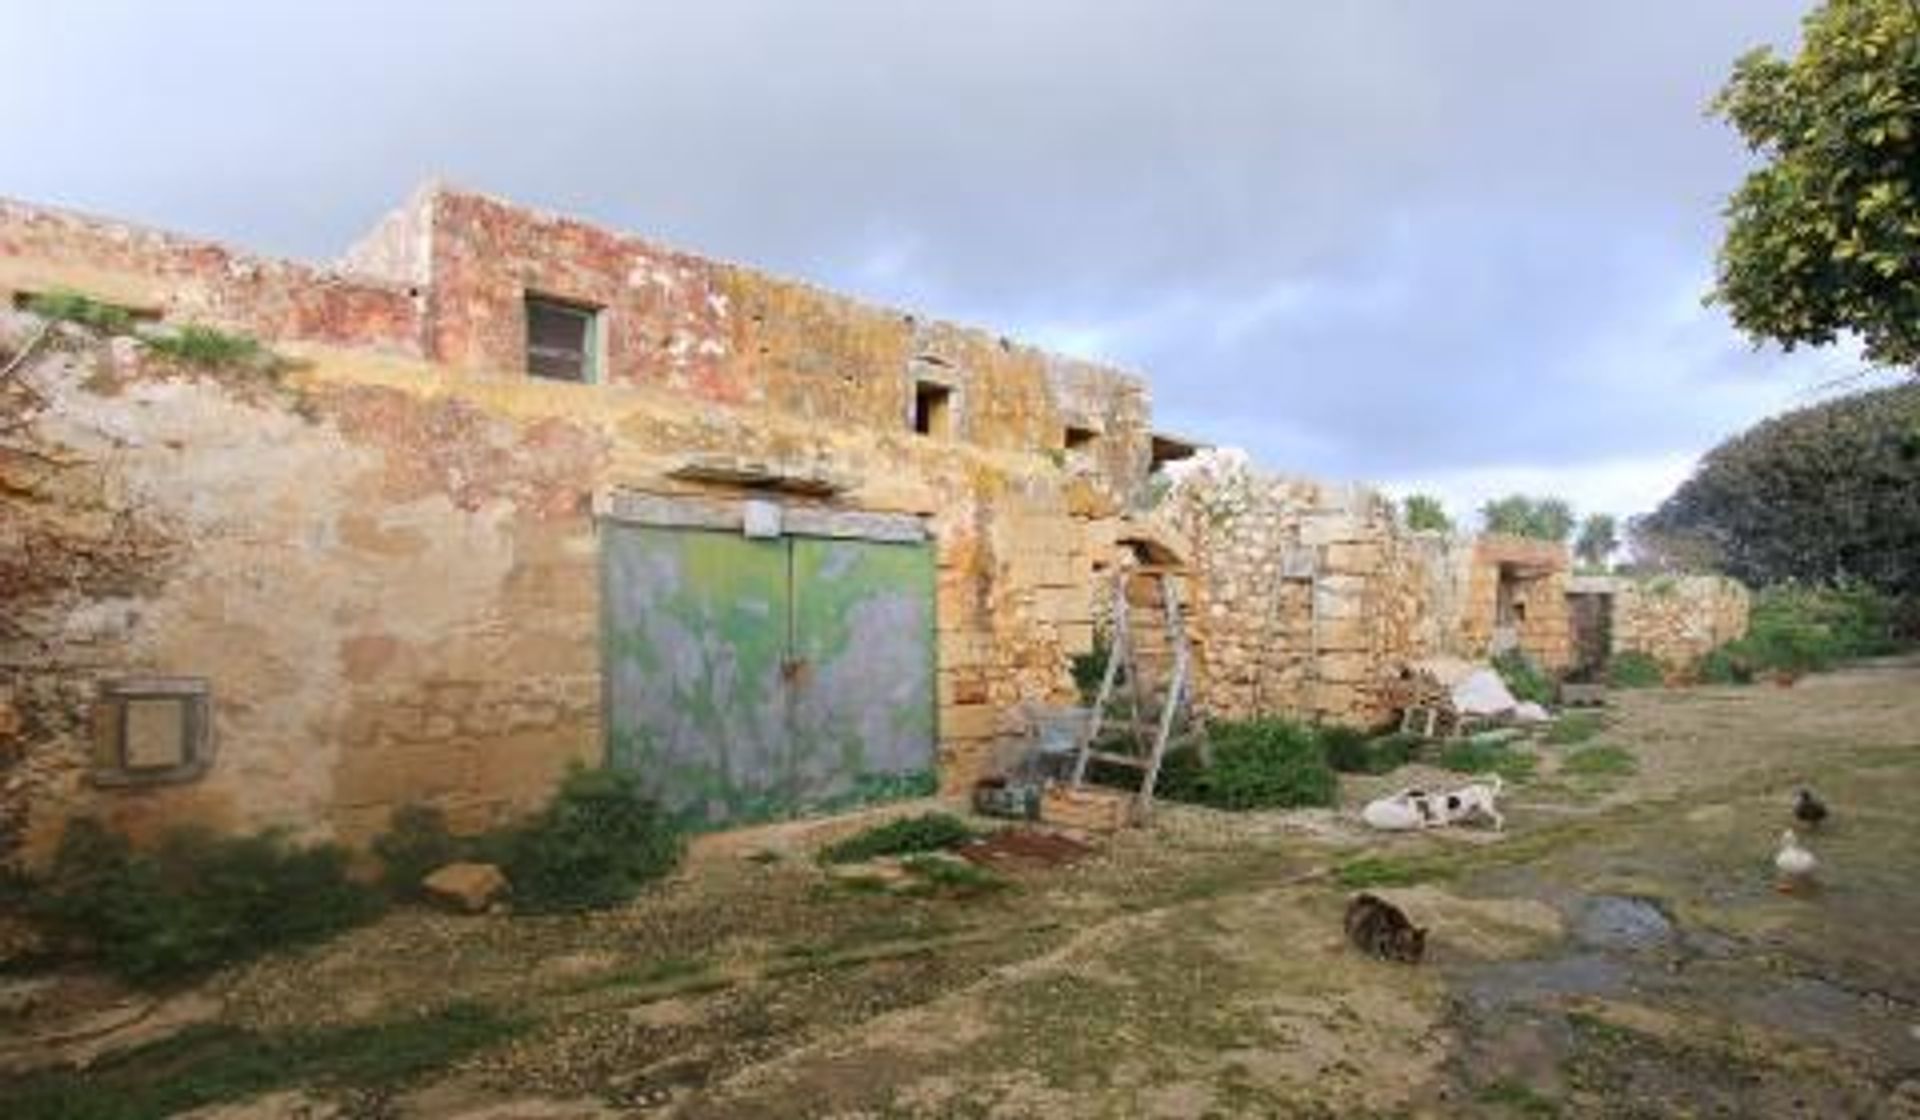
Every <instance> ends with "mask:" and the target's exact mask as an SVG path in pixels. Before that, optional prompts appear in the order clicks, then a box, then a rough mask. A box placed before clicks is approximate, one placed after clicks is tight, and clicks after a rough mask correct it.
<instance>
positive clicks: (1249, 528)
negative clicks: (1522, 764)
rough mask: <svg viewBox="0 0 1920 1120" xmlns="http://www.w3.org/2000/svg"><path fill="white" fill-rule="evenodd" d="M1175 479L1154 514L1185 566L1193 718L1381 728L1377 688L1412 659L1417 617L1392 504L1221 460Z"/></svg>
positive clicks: (1417, 601) (1239, 459) (1417, 589)
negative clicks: (1166, 526)
mask: <svg viewBox="0 0 1920 1120" xmlns="http://www.w3.org/2000/svg"><path fill="white" fill-rule="evenodd" d="M1179 467H1180V469H1178V470H1177V471H1175V472H1174V482H1173V485H1172V488H1171V489H1170V491H1169V492H1168V494H1167V497H1166V499H1165V501H1164V502H1163V504H1162V506H1161V507H1160V509H1159V510H1158V511H1157V513H1158V515H1159V516H1162V517H1165V518H1167V519H1168V520H1169V521H1170V522H1171V523H1172V524H1174V525H1175V526H1176V527H1177V528H1178V529H1179V530H1180V531H1181V532H1182V533H1183V534H1184V535H1185V536H1186V537H1187V539H1188V540H1189V541H1190V542H1191V544H1192V548H1193V552H1194V556H1193V568H1194V570H1195V573H1196V576H1197V584H1198V593H1197V599H1198V602H1197V603H1196V605H1195V608H1194V631H1195V636H1196V638H1197V639H1198V642H1199V645H1200V668H1201V671H1200V675H1199V688H1198V690H1197V696H1198V698H1199V700H1200V703H1201V705H1202V707H1203V708H1204V709H1205V710H1206V711H1207V712H1209V713H1210V714H1213V715H1215V716H1224V717H1232V718H1239V717H1245V716H1250V715H1254V714H1260V713H1269V712H1284V713H1288V714H1293V715H1297V716H1302V717H1306V718H1312V719H1322V720H1328V721H1332V722H1338V723H1346V724H1354V725H1362V726H1365V725H1371V724H1374V723H1378V722H1380V721H1381V720H1382V719H1384V718H1385V717H1386V716H1387V715H1388V714H1389V713H1388V711H1387V707H1386V704H1387V701H1386V698H1385V696H1384V694H1383V689H1384V686H1385V685H1386V683H1387V681H1388V680H1389V679H1390V678H1391V677H1392V675H1393V674H1395V673H1396V672H1397V671H1398V668H1399V666H1400V665H1401V664H1402V663H1404V661H1405V660H1406V659H1407V658H1409V657H1411V656H1415V655H1416V654H1417V652H1418V651H1419V643H1420V640H1421V639H1420V619H1421V618H1422V617H1423V615H1424V613H1425V606H1424V601H1423V598H1422V592H1423V584H1424V581H1423V579H1422V578H1421V576H1420V574H1419V572H1420V569H1419V565H1420V563H1421V559H1420V554H1419V552H1418V550H1417V549H1415V548H1414V547H1413V546H1412V545H1411V544H1410V543H1409V542H1408V541H1407V540H1406V539H1405V538H1404V535H1403V534H1402V533H1401V532H1400V531H1399V529H1398V527H1397V525H1396V522H1395V520H1394V511H1393V507H1392V504H1391V503H1390V502H1388V501H1386V500H1385V499H1384V498H1382V497H1381V496H1380V495H1378V494H1376V493H1373V492H1372V491H1369V490H1366V489H1364V488H1359V487H1333V486H1327V485H1324V484H1321V483H1318V482H1313V481H1309V480H1302V479H1288V478H1276V477H1269V476H1266V475H1263V474H1260V473H1259V472H1257V471H1255V470H1253V469H1252V468H1251V467H1250V466H1249V465H1248V463H1247V462H1246V460H1245V458H1244V456H1242V455H1239V454H1237V453H1233V452H1208V453H1204V454H1202V455H1201V456H1198V457H1197V458H1195V459H1193V460H1189V461H1188V462H1186V463H1182V464H1180V465H1179Z"/></svg>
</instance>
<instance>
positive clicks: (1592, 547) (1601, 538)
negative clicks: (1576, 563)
mask: <svg viewBox="0 0 1920 1120" xmlns="http://www.w3.org/2000/svg"><path fill="white" fill-rule="evenodd" d="M1619 529H1620V526H1619V522H1617V521H1615V520H1614V518H1613V515H1612V514H1610V513H1590V514H1588V515H1587V516H1586V517H1585V518H1584V519H1582V520H1581V522H1580V536H1579V537H1578V538H1577V539H1576V540H1575V541H1574V545H1573V551H1574V554H1575V555H1577V556H1579V557H1580V561H1581V562H1582V563H1584V564H1587V565H1588V566H1590V567H1595V568H1604V567H1606V564H1607V558H1608V557H1610V556H1612V555H1613V550H1614V549H1616V548H1619V547H1620V531H1619Z"/></svg>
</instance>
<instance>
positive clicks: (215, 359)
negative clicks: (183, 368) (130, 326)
mask: <svg viewBox="0 0 1920 1120" xmlns="http://www.w3.org/2000/svg"><path fill="white" fill-rule="evenodd" d="M146 343H147V347H148V348H149V349H151V350H153V351H154V352H156V353H159V354H165V355H166V356H167V357H169V358H174V359H176V360H178V361H182V362H187V363H189V364H191V365H196V366H206V367H209V368H214V367H219V366H235V365H242V364H247V363H261V362H266V361H268V360H270V359H271V357H272V355H270V354H269V353H268V352H267V349H266V347H264V346H261V345H260V343H259V342H258V341H257V340H255V339H252V338H249V337H248V336H246V335H243V334H228V333H227V332H225V331H221V330H215V329H214V328H212V327H203V326H200V325H198V324H195V323H189V324H187V325H186V326H183V327H181V328H180V329H179V330H177V331H175V332H173V333H172V334H155V335H151V336H149V337H148V338H147V339H146Z"/></svg>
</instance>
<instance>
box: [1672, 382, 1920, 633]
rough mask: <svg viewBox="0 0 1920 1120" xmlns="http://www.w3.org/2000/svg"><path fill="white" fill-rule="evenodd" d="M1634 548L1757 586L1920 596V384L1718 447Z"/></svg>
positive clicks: (1766, 425) (1822, 407)
mask: <svg viewBox="0 0 1920 1120" xmlns="http://www.w3.org/2000/svg"><path fill="white" fill-rule="evenodd" d="M1647 542H1651V545H1652V547H1651V548H1649V547H1647ZM1634 551H1635V553H1636V555H1639V554H1642V553H1643V552H1652V553H1654V556H1655V559H1656V560H1657V559H1658V558H1659V557H1660V556H1662V555H1665V556H1678V557H1680V558H1681V559H1682V560H1683V561H1687V562H1690V563H1689V566H1695V565H1698V564H1699V563H1701V562H1702V561H1705V562H1708V563H1710V564H1711V565H1712V566H1714V567H1718V568H1720V569H1722V570H1724V571H1726V572H1728V573H1729V574H1731V575H1734V576H1737V577H1739V578H1740V579H1743V580H1745V581H1747V582H1748V583H1753V584H1768V583H1774V582H1777V581H1780V580H1788V579H1792V580H1800V581H1803V582H1807V583H1817V584H1823V583H1839V582H1853V581H1857V582H1860V583H1864V584H1866V585H1868V586H1871V587H1874V588H1877V589H1879V590H1881V591H1885V592H1889V593H1892V594H1896V595H1912V594H1920V563H1916V562H1915V559H1914V558H1915V557H1920V383H1909V384H1903V385H1898V386H1895V387H1893V388H1888V389H1876V390H1872V391H1869V392H1864V393H1855V394H1852V395H1850V396H1846V397H1841V398H1839V399H1838V400H1832V401H1827V402H1825V403H1822V404H1818V405H1814V406H1812V407H1810V408H1803V409H1799V410H1797V411H1794V412H1789V413H1786V414H1784V415H1782V416H1777V417H1774V418H1773V419H1770V420H1765V421H1762V422H1761V423H1759V424H1757V425H1755V426H1754V427H1753V428H1750V429H1748V430H1747V431H1746V432H1743V433H1741V434H1740V435H1738V436H1735V437H1734V438H1732V439H1730V440H1728V441H1727V442H1725V443H1723V444H1721V445H1720V446H1718V447H1716V448H1714V449H1713V450H1712V451H1710V452H1708V453H1707V455H1706V457H1705V458H1704V459H1702V460H1701V463H1700V466H1699V468H1698V469H1697V470H1695V471H1694V473H1693V476H1692V477H1691V478H1689V479H1687V481H1686V482H1685V483H1684V484H1682V485H1681V487H1680V489H1678V490H1676V491H1675V492H1674V494H1673V496H1672V497H1670V498H1668V499H1667V500H1666V501H1665V502H1663V503H1661V505H1660V508H1659V509H1658V510H1655V511H1654V513H1653V514H1652V515H1650V516H1648V517H1646V518H1644V519H1641V520H1639V521H1637V522H1636V523H1635V525H1634Z"/></svg>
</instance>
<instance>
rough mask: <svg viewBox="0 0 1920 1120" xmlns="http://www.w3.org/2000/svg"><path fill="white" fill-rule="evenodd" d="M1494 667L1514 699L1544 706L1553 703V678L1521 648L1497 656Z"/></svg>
mask: <svg viewBox="0 0 1920 1120" xmlns="http://www.w3.org/2000/svg"><path fill="white" fill-rule="evenodd" d="M1493 669H1494V672H1496V673H1499V674H1500V679H1501V680H1502V681H1503V682H1505V683H1506V686H1507V691H1508V692H1511V693H1513V698H1514V699H1516V700H1521V701H1532V702H1533V703H1535V704H1540V705H1543V706H1544V705H1547V704H1551V703H1553V699H1554V697H1553V692H1554V689H1553V678H1552V677H1549V676H1547V675H1546V674H1545V673H1543V672H1541V671H1540V669H1539V667H1538V666H1536V665H1534V663H1533V660H1532V659H1531V658H1529V657H1528V656H1527V655H1526V654H1525V653H1524V652H1522V651H1521V650H1517V649H1510V650H1507V651H1506V652H1505V653H1502V654H1499V655H1498V656H1496V657H1495V658H1494V659H1493Z"/></svg>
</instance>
